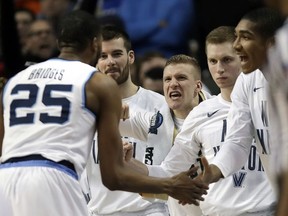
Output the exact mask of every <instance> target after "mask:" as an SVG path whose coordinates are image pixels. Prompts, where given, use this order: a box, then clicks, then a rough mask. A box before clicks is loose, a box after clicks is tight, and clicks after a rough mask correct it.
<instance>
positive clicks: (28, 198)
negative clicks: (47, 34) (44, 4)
mask: <svg viewBox="0 0 288 216" xmlns="http://www.w3.org/2000/svg"><path fill="white" fill-rule="evenodd" d="M95 72H96V70H95V68H94V67H91V66H89V65H87V64H84V63H82V62H80V61H67V60H62V59H50V60H48V61H45V62H42V63H39V64H35V65H33V66H30V67H29V68H27V69H25V70H24V71H21V72H19V73H18V74H17V75H15V76H14V77H13V78H11V79H10V80H9V82H8V83H7V84H6V86H5V89H4V91H3V109H4V110H3V112H4V115H3V116H4V124H5V135H4V140H3V149H2V150H3V151H2V157H1V163H2V164H0V187H1V189H3V190H4V193H5V196H6V197H8V198H9V200H13V202H11V206H12V208H13V214H15V215H22V216H31V215H42V216H48V215H53V216H63V215H74V216H79V215H87V214H88V211H87V205H86V203H85V200H84V197H83V194H82V191H81V187H80V184H79V182H78V176H79V175H80V174H81V173H82V171H83V169H84V167H85V166H86V162H87V158H88V157H89V154H90V152H91V146H92V145H91V143H92V141H93V136H94V134H95V128H96V117H95V114H93V113H92V112H91V111H90V110H88V109H87V108H86V106H85V105H86V101H85V85H86V83H87V81H88V80H89V79H90V78H91V76H93V74H94V73H95ZM20 158H21V159H20ZM24 158H25V159H24ZM46 159H47V160H46ZM63 161H66V162H65V164H64V163H63ZM67 161H68V162H67ZM69 162H70V163H72V164H73V165H74V168H73V167H72V165H71V164H70V165H71V166H69V165H67V163H69ZM73 169H75V171H76V172H75V171H74V170H73ZM11 183H12V186H11ZM38 189H39V190H38ZM56 197H57V199H56ZM67 197H69V199H67ZM15 200H18V201H19V202H15ZM31 203H35V205H34V206H33V207H31V208H27V206H29V205H31Z"/></svg>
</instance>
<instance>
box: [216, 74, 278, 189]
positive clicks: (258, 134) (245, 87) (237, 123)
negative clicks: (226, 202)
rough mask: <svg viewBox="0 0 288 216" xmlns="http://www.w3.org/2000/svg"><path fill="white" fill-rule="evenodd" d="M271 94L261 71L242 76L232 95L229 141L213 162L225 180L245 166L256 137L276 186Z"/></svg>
mask: <svg viewBox="0 0 288 216" xmlns="http://www.w3.org/2000/svg"><path fill="white" fill-rule="evenodd" d="M267 91H268V82H267V81H266V79H265V77H264V75H263V73H262V72H261V71H260V70H256V71H254V72H252V73H249V74H244V73H241V74H240V75H239V77H238V78H237V80H236V83H235V86H234V88H233V91H232V94H231V99H232V104H231V109H230V110H229V117H228V122H229V130H228V131H227V137H226V141H225V143H224V144H223V147H222V149H221V151H220V153H219V154H217V157H216V158H215V159H214V160H213V162H212V163H213V164H215V165H216V166H217V167H219V168H220V170H221V172H222V174H223V175H224V177H226V176H229V175H231V174H232V173H234V172H235V171H237V170H239V169H241V167H242V166H243V164H245V162H246V160H247V158H248V155H249V152H250V147H251V143H252V140H253V138H254V137H255V140H256V146H257V152H258V153H259V155H260V158H261V161H262V163H263V166H264V169H265V171H266V173H267V175H268V177H269V179H270V180H271V183H272V185H273V182H275V180H274V175H273V174H272V173H271V172H270V163H271V140H270V138H271V137H270V135H269V131H270V122H269V112H268V108H269V106H268V101H267V99H268V94H267ZM226 144H227V145H226ZM227 161H229V163H227Z"/></svg>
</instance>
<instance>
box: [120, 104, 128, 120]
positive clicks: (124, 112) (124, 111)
mask: <svg viewBox="0 0 288 216" xmlns="http://www.w3.org/2000/svg"><path fill="white" fill-rule="evenodd" d="M128 118H129V105H128V104H122V112H121V119H122V120H123V121H125V120H126V119H128Z"/></svg>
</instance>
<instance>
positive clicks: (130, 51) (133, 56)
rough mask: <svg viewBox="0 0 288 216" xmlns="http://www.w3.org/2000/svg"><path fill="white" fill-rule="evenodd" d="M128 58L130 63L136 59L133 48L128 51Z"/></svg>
mask: <svg viewBox="0 0 288 216" xmlns="http://www.w3.org/2000/svg"><path fill="white" fill-rule="evenodd" d="M128 60H129V64H133V63H134V61H135V53H134V51H133V50H129V51H128Z"/></svg>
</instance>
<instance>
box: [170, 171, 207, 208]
mask: <svg viewBox="0 0 288 216" xmlns="http://www.w3.org/2000/svg"><path fill="white" fill-rule="evenodd" d="M198 168H199V167H193V168H191V169H190V170H188V171H187V172H181V173H180V174H178V175H175V176H173V177H172V179H173V180H174V182H173V186H174V187H173V188H174V190H173V191H172V192H171V193H169V194H168V195H169V196H171V197H173V198H175V199H178V200H179V203H180V204H182V205H185V204H194V205H196V206H199V201H203V200H204V198H203V195H204V194H207V190H208V189H209V187H208V184H206V183H204V182H203V181H202V180H201V179H197V178H195V179H192V178H191V177H190V176H192V175H193V174H194V173H195V172H197V169H198Z"/></svg>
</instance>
